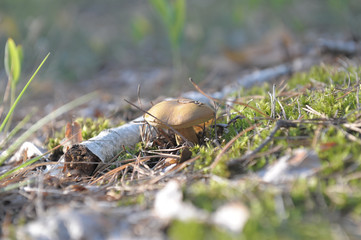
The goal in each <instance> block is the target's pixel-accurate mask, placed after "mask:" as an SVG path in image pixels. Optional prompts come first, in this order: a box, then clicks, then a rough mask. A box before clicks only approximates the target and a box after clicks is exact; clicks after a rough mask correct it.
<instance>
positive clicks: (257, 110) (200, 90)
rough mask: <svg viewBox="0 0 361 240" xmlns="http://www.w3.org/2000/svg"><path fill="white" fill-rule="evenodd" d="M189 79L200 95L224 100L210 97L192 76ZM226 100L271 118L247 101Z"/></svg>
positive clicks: (220, 100) (212, 98) (214, 99)
mask: <svg viewBox="0 0 361 240" xmlns="http://www.w3.org/2000/svg"><path fill="white" fill-rule="evenodd" d="M189 81H190V82H191V83H192V84H193V86H194V87H195V88H196V89H197V91H198V92H200V93H201V94H202V95H204V96H205V97H207V98H208V99H210V100H211V101H214V102H221V103H222V102H225V100H222V99H218V98H214V97H211V96H209V95H208V94H206V93H205V92H204V91H203V90H202V89H201V88H200V87H198V85H197V84H196V83H195V82H194V81H193V79H192V78H189ZM227 102H232V103H235V104H239V105H242V106H245V107H248V108H250V109H252V110H254V111H256V112H258V113H259V114H261V115H262V116H264V117H265V118H267V119H272V118H270V117H269V116H268V115H267V114H265V113H264V112H262V111H261V110H259V109H257V108H255V107H252V106H250V105H248V104H247V103H244V102H239V101H229V100H227Z"/></svg>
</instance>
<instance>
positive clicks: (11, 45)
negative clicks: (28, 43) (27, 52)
mask: <svg viewBox="0 0 361 240" xmlns="http://www.w3.org/2000/svg"><path fill="white" fill-rule="evenodd" d="M4 63H5V70H6V73H7V74H8V77H9V79H11V81H12V82H11V85H12V86H13V87H15V86H16V83H17V82H18V80H19V77H20V72H21V62H20V55H19V52H18V48H17V47H16V44H15V42H14V40H13V39H12V38H9V39H8V41H7V42H6V45H5V61H4Z"/></svg>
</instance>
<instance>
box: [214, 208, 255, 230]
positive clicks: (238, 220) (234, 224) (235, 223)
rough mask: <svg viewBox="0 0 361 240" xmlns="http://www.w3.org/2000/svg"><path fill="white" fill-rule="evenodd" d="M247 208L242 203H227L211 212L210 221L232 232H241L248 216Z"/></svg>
mask: <svg viewBox="0 0 361 240" xmlns="http://www.w3.org/2000/svg"><path fill="white" fill-rule="evenodd" d="M249 215H250V213H249V210H248V208H247V207H246V206H245V205H243V204H242V203H238V202H235V203H227V204H225V205H223V206H221V207H219V208H218V209H217V210H216V211H215V212H214V213H213V214H212V222H213V223H214V224H217V225H219V226H222V227H224V228H226V229H228V230H230V231H232V232H235V233H239V232H242V229H243V227H244V225H245V224H246V223H247V220H248V218H249Z"/></svg>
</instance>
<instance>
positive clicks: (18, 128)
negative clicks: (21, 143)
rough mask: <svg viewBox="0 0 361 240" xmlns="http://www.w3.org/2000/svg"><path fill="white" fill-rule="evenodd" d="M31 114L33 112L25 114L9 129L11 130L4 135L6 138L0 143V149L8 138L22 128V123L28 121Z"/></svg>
mask: <svg viewBox="0 0 361 240" xmlns="http://www.w3.org/2000/svg"><path fill="white" fill-rule="evenodd" d="M33 115H34V113H30V114H28V115H26V116H25V117H24V118H23V119H22V120H21V121H20V122H19V123H18V124H17V125H16V126H15V127H14V128H13V129H12V130H11V132H10V133H9V134H8V135H7V136H6V138H5V139H4V140H3V141H2V142H1V143H0V149H2V148H3V147H4V145H5V144H6V143H8V142H10V140H11V139H12V137H14V136H15V134H17V133H18V132H19V131H20V129H22V128H23V127H24V125H25V124H26V123H28V122H29V121H30V118H31V117H32V116H33Z"/></svg>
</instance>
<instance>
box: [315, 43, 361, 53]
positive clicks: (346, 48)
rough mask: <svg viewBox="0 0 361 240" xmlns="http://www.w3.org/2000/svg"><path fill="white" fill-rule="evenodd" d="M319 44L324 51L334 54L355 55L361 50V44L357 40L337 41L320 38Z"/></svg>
mask: <svg viewBox="0 0 361 240" xmlns="http://www.w3.org/2000/svg"><path fill="white" fill-rule="evenodd" d="M319 46H320V47H321V50H322V51H324V52H329V53H333V54H344V55H347V56H351V55H355V54H357V53H359V52H360V51H361V45H360V44H359V43H357V42H355V41H336V40H329V39H320V40H319Z"/></svg>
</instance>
